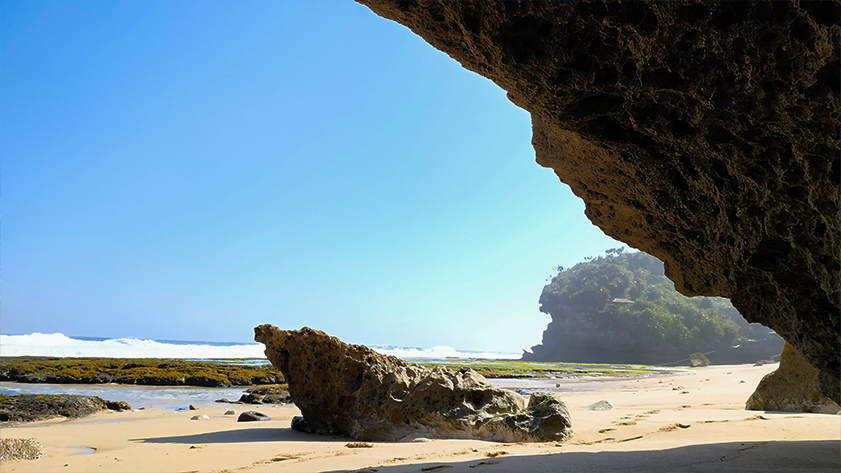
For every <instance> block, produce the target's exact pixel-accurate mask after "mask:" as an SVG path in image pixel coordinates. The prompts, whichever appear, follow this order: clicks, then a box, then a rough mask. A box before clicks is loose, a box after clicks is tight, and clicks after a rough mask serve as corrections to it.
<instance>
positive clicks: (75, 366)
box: [0, 357, 283, 387]
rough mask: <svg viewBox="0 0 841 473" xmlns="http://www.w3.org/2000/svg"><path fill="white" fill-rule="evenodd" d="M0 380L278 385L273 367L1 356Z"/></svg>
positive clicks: (181, 384) (217, 363) (61, 382)
mask: <svg viewBox="0 0 841 473" xmlns="http://www.w3.org/2000/svg"><path fill="white" fill-rule="evenodd" d="M0 381H18V382H22V383H59V384H63V383H73V384H98V383H117V384H141V385H150V386H203V387H230V386H249V385H254V384H277V383H280V382H283V375H281V373H280V372H279V371H278V370H277V369H275V368H274V367H273V366H271V365H269V364H266V365H261V366H243V365H240V364H235V363H230V364H229V363H223V362H218V361H190V360H168V359H157V358H143V359H133V358H132V359H125V358H43V357H0Z"/></svg>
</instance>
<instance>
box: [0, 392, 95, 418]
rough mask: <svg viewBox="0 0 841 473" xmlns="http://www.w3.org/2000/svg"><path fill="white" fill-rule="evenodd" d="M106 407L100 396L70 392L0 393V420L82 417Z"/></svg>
mask: <svg viewBox="0 0 841 473" xmlns="http://www.w3.org/2000/svg"><path fill="white" fill-rule="evenodd" d="M106 409H108V406H107V404H106V402H105V401H103V400H102V398H100V397H97V396H76V395H70V394H22V395H19V396H6V395H0V421H2V422H8V421H11V422H31V421H36V420H43V419H49V418H51V417H58V416H61V417H70V418H78V417H84V416H87V415H90V414H93V413H95V412H99V411H103V410H106Z"/></svg>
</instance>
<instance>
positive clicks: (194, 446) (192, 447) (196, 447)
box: [190, 445, 201, 450]
mask: <svg viewBox="0 0 841 473" xmlns="http://www.w3.org/2000/svg"><path fill="white" fill-rule="evenodd" d="M200 448H201V447H199V446H198V445H190V450H199V449H200Z"/></svg>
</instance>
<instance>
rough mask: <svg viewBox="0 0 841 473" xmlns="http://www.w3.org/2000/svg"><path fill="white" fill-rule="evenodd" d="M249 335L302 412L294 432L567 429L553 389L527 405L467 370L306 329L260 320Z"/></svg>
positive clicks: (544, 433)
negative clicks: (412, 360) (261, 345)
mask: <svg viewBox="0 0 841 473" xmlns="http://www.w3.org/2000/svg"><path fill="white" fill-rule="evenodd" d="M254 333H255V336H254V339H255V340H256V341H258V342H261V343H264V344H265V345H266V356H267V357H268V359H269V360H270V361H271V362H272V364H273V365H275V367H277V368H278V369H280V371H281V372H282V373H283V375H284V377H285V378H286V380H287V382H288V384H289V394H290V396H291V398H292V402H294V403H295V405H296V406H298V408H299V409H300V410H301V414H302V418H301V419H296V421H295V422H294V423H293V428H295V429H296V430H301V431H305V432H312V433H319V434H345V435H348V436H350V437H352V438H354V439H357V440H366V441H400V440H411V439H414V438H418V437H438V438H481V439H486V440H494V441H504V442H523V441H525V442H529V441H559V440H564V439H566V438H567V437H569V436H570V435H571V434H572V423H571V421H570V419H569V413H568V412H567V409H566V406H565V405H564V403H563V401H561V400H560V398H559V397H558V396H557V395H553V394H537V395H533V396H532V398H531V400H530V402H529V404H528V406H527V405H526V402H525V398H524V397H523V396H521V395H519V394H517V393H515V392H513V391H508V390H504V389H500V388H497V387H496V386H494V385H492V384H491V383H489V382H488V381H487V380H486V379H485V378H484V377H482V376H481V375H479V374H478V373H476V372H475V371H474V370H471V369H463V370H460V371H454V370H451V369H449V368H446V367H443V366H438V367H436V368H434V369H431V370H430V369H428V368H424V367H422V366H417V365H413V364H410V363H407V362H406V361H403V360H401V359H399V358H396V357H393V356H387V355H383V354H380V353H377V352H375V351H374V350H371V349H370V348H367V347H364V346H361V345H348V344H345V343H343V342H342V341H340V340H339V339H338V338H336V337H331V336H329V335H327V334H326V333H324V332H321V331H318V330H313V329H311V328H308V327H305V328H303V329H301V330H280V329H278V328H277V327H274V326H272V325H260V326H259V327H256V328H255V329H254Z"/></svg>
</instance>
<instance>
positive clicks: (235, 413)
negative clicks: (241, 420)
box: [225, 409, 237, 416]
mask: <svg viewBox="0 0 841 473" xmlns="http://www.w3.org/2000/svg"><path fill="white" fill-rule="evenodd" d="M225 415H226V416H235V415H237V411H235V410H233V409H228V410H226V411H225Z"/></svg>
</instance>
